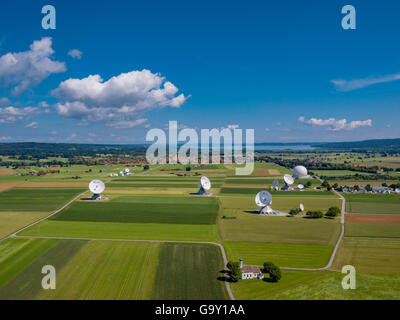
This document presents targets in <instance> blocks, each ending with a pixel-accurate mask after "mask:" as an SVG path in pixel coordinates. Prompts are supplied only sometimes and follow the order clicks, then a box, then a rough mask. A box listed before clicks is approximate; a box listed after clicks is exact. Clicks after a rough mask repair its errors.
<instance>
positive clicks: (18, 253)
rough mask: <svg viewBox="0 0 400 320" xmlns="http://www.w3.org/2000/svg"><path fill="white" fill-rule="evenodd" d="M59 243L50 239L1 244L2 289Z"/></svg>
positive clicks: (0, 270) (9, 241) (7, 241)
mask: <svg viewBox="0 0 400 320" xmlns="http://www.w3.org/2000/svg"><path fill="white" fill-rule="evenodd" d="M56 243H57V240H48V239H7V240H5V241H3V242H1V243H0V288H1V287H2V286H3V285H4V284H5V283H7V282H8V281H10V280H11V279H12V278H14V277H15V276H16V275H17V274H18V273H19V272H21V271H22V270H24V269H25V268H26V267H27V266H29V265H30V264H31V263H32V262H34V261H35V260H36V259H37V258H38V257H40V256H41V255H42V254H44V253H45V252H46V251H48V250H49V249H50V248H51V247H53V246H54V245H55V244H56Z"/></svg>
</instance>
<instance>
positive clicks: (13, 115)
mask: <svg viewBox="0 0 400 320" xmlns="http://www.w3.org/2000/svg"><path fill="white" fill-rule="evenodd" d="M37 114H38V108H35V107H26V108H15V107H12V106H10V107H6V108H0V123H14V122H16V121H21V120H27V119H29V118H31V117H33V116H35V115H37Z"/></svg>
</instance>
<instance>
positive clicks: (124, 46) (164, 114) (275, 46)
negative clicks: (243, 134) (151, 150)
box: [0, 0, 400, 143]
mask: <svg viewBox="0 0 400 320" xmlns="http://www.w3.org/2000/svg"><path fill="white" fill-rule="evenodd" d="M46 4H51V5H54V7H55V8H56V30H44V29H42V27H41V19H42V17H43V16H44V15H43V14H42V13H41V8H42V6H43V5H46ZM346 4H351V5H353V6H354V7H355V8H356V12H357V29H356V30H343V29H342V27H341V19H342V17H343V16H344V15H343V14H341V8H342V7H343V6H344V5H346ZM399 14H400V3H399V2H398V1H389V0H383V1H380V2H377V1H367V0H363V1H353V0H351V1H311V0H304V1H297V0H290V1H285V0H283V1H208V0H207V1H196V2H194V1H183V0H182V1H175V0H172V1H152V2H150V3H147V2H145V1H134V0H133V1H121V0H114V1H75V0H71V1H18V3H17V2H15V1H8V0H3V1H2V3H1V11H0V30H1V33H0V141H2V142H8V141H10V142H11V141H41V142H82V143H141V142H144V139H145V135H146V132H147V131H148V130H149V129H150V128H164V127H165V126H166V124H167V123H168V121H169V120H177V121H178V124H180V125H181V126H182V127H184V126H185V127H190V128H210V129H211V128H222V127H228V126H229V125H238V126H239V127H240V128H242V129H245V128H254V129H255V138H256V141H257V142H298V141H347V140H363V139H374V138H398V137H400V126H399V125H398V120H399V118H400V117H399V116H400V108H399V107H400V59H399V52H400V42H399V41H398V40H399V38H398V34H399V30H400V19H399ZM34 41H36V42H35V43H36V44H33V43H34ZM35 48H36V49H35ZM70 50H74V51H70ZM69 53H70V54H69ZM13 63H14V64H13ZM143 70H145V71H143ZM146 70H147V71H146ZM96 75H98V76H96ZM113 77H115V78H114V80H112V81H109V80H110V79H111V78H113ZM334 81H336V82H334Z"/></svg>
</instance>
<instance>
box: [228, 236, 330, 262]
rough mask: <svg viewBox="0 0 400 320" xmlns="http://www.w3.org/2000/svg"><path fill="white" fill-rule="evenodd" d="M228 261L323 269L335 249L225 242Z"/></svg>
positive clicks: (313, 246) (286, 244)
mask: <svg viewBox="0 0 400 320" xmlns="http://www.w3.org/2000/svg"><path fill="white" fill-rule="evenodd" d="M223 245H224V247H225V250H226V253H227V255H228V260H230V261H239V259H240V258H242V259H243V263H244V264H250V265H259V266H262V265H263V263H264V262H266V261H270V262H273V263H274V264H276V265H277V266H278V267H288V268H322V267H324V266H325V265H326V264H327V263H328V261H329V258H330V255H331V253H332V250H333V247H332V246H324V245H316V244H290V243H266V242H237V241H235V242H229V241H224V242H223Z"/></svg>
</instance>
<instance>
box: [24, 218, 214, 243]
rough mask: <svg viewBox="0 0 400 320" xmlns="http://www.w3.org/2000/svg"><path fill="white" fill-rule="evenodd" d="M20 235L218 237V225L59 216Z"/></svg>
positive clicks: (153, 238) (195, 239)
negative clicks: (70, 219) (97, 219)
mask: <svg viewBox="0 0 400 320" xmlns="http://www.w3.org/2000/svg"><path fill="white" fill-rule="evenodd" d="M20 235H26V236H48V237H72V238H101V239H133V240H172V241H185V240H186V241H217V240H218V235H217V229H216V226H215V225H204V224H167V223H127V222H89V221H57V220H46V221H43V222H41V223H39V224H37V225H35V226H33V227H31V228H29V229H27V230H25V231H23V232H21V234H20Z"/></svg>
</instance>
